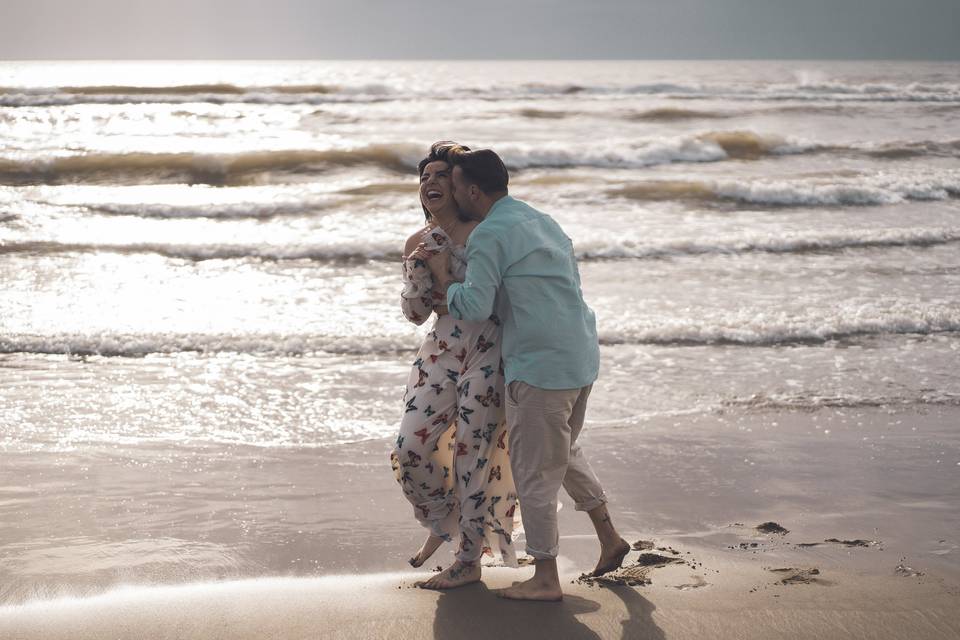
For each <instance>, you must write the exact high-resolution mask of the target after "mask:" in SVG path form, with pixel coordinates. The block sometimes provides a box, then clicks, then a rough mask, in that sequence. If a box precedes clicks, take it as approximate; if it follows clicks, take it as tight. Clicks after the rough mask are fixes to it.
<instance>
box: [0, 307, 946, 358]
mask: <svg viewBox="0 0 960 640" xmlns="http://www.w3.org/2000/svg"><path fill="white" fill-rule="evenodd" d="M957 331H960V307H957V306H955V305H953V306H946V305H936V304H928V303H906V302H894V303H889V304H885V305H884V304H879V303H876V304H860V305H853V304H850V305H844V306H840V307H837V308H828V309H823V310H815V311H813V312H808V313H800V312H788V311H779V312H773V311H769V310H765V309H763V308H755V307H749V306H748V307H745V308H743V309H741V310H739V311H737V312H731V313H716V314H713V315H698V316H697V317H696V318H690V317H684V316H677V317H674V318H671V319H657V320H652V319H650V318H648V317H647V318H644V317H642V316H641V317H631V318H629V319H619V318H603V317H601V321H600V325H599V333H600V342H601V344H605V345H618V344H662V345H698V344H733V345H745V346H765V345H775V344H783V343H822V342H827V341H830V340H837V339H842V338H850V337H858V336H879V335H897V334H916V335H933V334H939V333H948V332H957ZM415 343H416V340H415V339H413V338H412V337H411V335H410V334H409V333H402V334H397V335H393V336H390V335H380V336H377V335H373V336H371V335H342V334H328V335H324V334H279V333H234V334H217V333H214V334H205V333H139V334H138V333H124V332H116V333H110V332H104V333H98V334H71V333H60V334H55V335H35V334H18V333H6V334H4V335H3V336H0V353H42V354H63V355H78V356H80V355H101V356H123V357H140V356H145V355H148V354H154V353H158V354H170V353H180V352H196V353H249V354H255V355H270V356H289V355H304V354H312V353H332V354H353V355H358V354H371V353H379V354H388V353H405V352H409V351H411V350H413V349H414V347H415Z"/></svg>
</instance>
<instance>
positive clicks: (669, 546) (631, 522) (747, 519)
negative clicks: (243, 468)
mask: <svg viewBox="0 0 960 640" xmlns="http://www.w3.org/2000/svg"><path fill="white" fill-rule="evenodd" d="M958 418H960V411H958V410H957V408H956V407H950V406H939V407H938V406H932V407H923V408H922V410H918V409H916V408H902V409H896V410H895V409H891V408H856V409H850V408H836V407H834V408H823V409H819V410H817V411H785V410H779V411H768V410H749V409H746V410H745V409H744V408H742V407H737V408H733V409H732V410H731V411H730V412H723V413H713V414H703V415H697V416H683V417H677V418H673V419H671V418H664V417H662V416H661V417H659V418H657V419H655V420H651V421H648V422H641V423H638V424H631V425H623V426H620V427H618V426H610V425H606V426H594V427H593V428H592V429H590V430H589V431H588V432H585V435H584V440H583V442H584V447H585V449H586V451H587V453H588V455H589V456H590V459H591V461H592V463H593V464H594V466H595V468H596V470H597V472H598V474H599V475H600V477H601V480H602V481H603V482H604V484H605V486H606V489H607V492H608V494H609V495H610V498H611V507H612V512H613V514H614V518H615V519H616V522H617V523H618V525H619V527H620V529H621V531H622V532H623V533H624V534H625V535H626V536H628V539H629V541H630V542H632V543H634V542H635V543H637V550H636V551H634V552H633V553H631V554H630V555H629V556H628V557H627V562H626V565H625V566H626V567H628V568H627V570H625V571H622V572H621V574H620V576H619V582H622V583H633V584H634V586H629V585H628V584H619V585H618V584H613V582H615V581H616V580H608V581H605V582H603V583H598V582H596V581H584V580H580V579H578V578H579V576H580V573H581V572H583V571H586V570H588V569H590V568H591V567H592V566H593V563H594V562H595V560H596V557H595V556H596V551H597V549H596V542H595V540H594V539H593V538H592V536H591V535H590V528H589V522H588V520H587V518H586V517H585V516H584V515H583V514H579V513H576V512H574V511H573V509H572V508H569V507H570V505H569V504H567V505H566V506H565V507H564V508H563V509H562V510H561V512H560V514H559V515H560V526H561V534H562V540H561V554H562V555H561V558H560V569H561V573H562V580H563V587H564V591H565V594H566V596H565V599H564V601H563V602H562V603H559V604H556V603H516V602H507V601H503V600H501V599H498V598H496V596H495V594H494V593H493V592H492V591H493V590H494V589H497V588H499V587H504V586H507V585H509V584H511V582H513V581H515V580H520V579H523V578H524V577H526V576H527V575H529V574H530V572H531V571H532V569H531V568H530V567H521V568H520V569H508V568H503V567H488V568H486V569H485V574H484V580H483V584H478V585H472V586H469V587H465V588H462V589H458V590H454V591H450V592H444V593H435V592H427V591H423V590H420V589H416V588H414V587H413V583H414V582H415V581H416V580H418V579H422V578H424V577H425V576H427V575H430V573H429V570H424V569H419V570H413V569H410V568H409V567H405V564H404V559H405V558H406V557H407V556H408V555H409V553H410V552H412V551H413V550H414V548H415V545H416V544H417V543H418V542H419V541H420V538H421V535H422V534H421V532H420V530H419V529H418V528H417V527H416V526H415V525H411V523H410V520H409V513H408V512H407V508H406V505H405V504H404V503H403V502H402V498H401V496H400V494H399V491H397V490H396V487H395V485H393V480H392V478H390V475H389V468H388V467H387V466H386V462H385V461H386V457H385V455H383V454H384V453H385V451H386V450H387V448H388V447H389V444H388V443H385V442H383V441H375V442H368V443H364V444H363V445H362V446H357V445H353V446H352V447H346V446H344V447H340V448H338V449H337V450H324V451H318V452H314V453H313V457H312V458H311V462H310V465H309V467H308V466H306V463H303V464H304V465H305V466H304V467H303V469H301V470H300V471H297V470H296V467H297V464H296V463H292V462H291V461H290V460H289V459H288V460H287V461H286V463H285V467H284V468H285V469H286V471H285V473H286V474H294V475H295V476H297V478H298V481H303V482H309V478H310V477H311V476H312V477H313V481H314V482H317V483H319V484H323V483H325V482H326V483H329V482H330V481H331V478H330V477H327V478H324V476H323V474H324V473H326V474H327V475H328V476H332V475H334V474H335V475H339V476H340V477H341V479H342V474H343V470H344V467H343V466H342V465H341V466H338V467H332V466H330V465H328V464H327V463H328V462H330V461H331V460H333V459H334V458H335V457H337V456H339V459H340V460H341V463H343V458H344V456H348V457H350V456H352V457H350V458H349V459H350V460H353V461H354V462H355V466H353V467H352V470H351V477H350V479H349V483H348V484H347V485H346V486H347V487H349V488H348V489H347V488H341V489H340V490H339V491H340V493H348V494H349V496H352V498H351V499H350V500H344V501H341V503H339V504H340V506H339V507H338V506H337V501H336V500H335V499H334V498H332V497H331V498H330V499H329V501H330V502H331V505H330V509H331V513H333V514H339V515H340V516H341V517H344V516H345V514H347V513H353V514H354V517H355V520H354V525H353V526H352V530H353V531H354V532H355V535H352V536H346V537H344V538H343V540H342V544H337V543H331V542H329V541H328V542H327V543H326V544H317V543H314V544H312V545H310V546H309V548H307V547H303V546H301V548H299V549H297V548H293V549H288V550H287V551H286V553H288V554H289V555H290V556H291V557H292V556H296V557H298V558H299V557H301V556H303V555H305V554H307V553H309V554H311V555H310V557H312V558H319V562H318V564H317V566H320V567H327V569H324V568H321V569H319V570H314V571H313V572H312V573H311V572H310V571H309V570H308V569H307V570H302V571H288V572H287V573H286V575H279V576H276V577H269V574H271V573H273V574H274V575H276V574H277V573H282V572H278V571H275V570H271V569H270V568H268V569H265V570H262V571H261V572H260V575H261V577H248V578H245V577H244V576H243V574H242V572H241V573H240V574H239V575H238V574H232V575H228V576H226V577H224V578H223V579H221V580H207V579H203V580H200V581H191V580H190V578H189V576H188V577H187V578H186V579H185V580H181V581H180V583H179V584H169V583H167V584H149V583H148V581H145V580H135V581H133V582H132V583H130V584H127V585H124V584H120V583H118V584H112V585H108V586H107V587H106V590H105V591H101V592H98V593H94V592H92V591H91V592H90V593H89V595H86V596H85V597H68V598H64V597H51V598H47V599H27V600H25V601H23V602H21V603H16V604H8V605H6V606H3V607H0V637H2V638H4V639H10V640H33V639H39V638H43V639H44V640H49V639H57V638H64V639H67V638H69V639H71V640H74V639H76V640H80V639H83V638H97V639H98V640H99V639H101V638H203V639H206V638H264V637H283V638H308V637H309V638H316V637H323V638H380V637H409V638H473V637H477V638H479V637H484V638H491V637H494V638H495V637H518V638H581V637H582V638H704V637H713V638H720V639H723V638H764V639H768V638H810V637H824V638H831V639H832V638H911V639H912V638H937V639H941V638H960V538H958V533H957V532H958V531H960V508H958V507H960V504H958V503H960V465H958V464H957V463H958V462H960V434H958V432H957V429H956V426H957V423H958ZM677 424H682V425H683V429H682V431H681V430H680V429H679V428H678V427H677ZM348 452H350V453H348ZM381 455H383V462H384V464H383V465H382V468H381V466H380V465H376V464H373V462H375V461H376V460H378V459H379V458H378V456H381ZM363 460H368V461H371V463H370V464H369V465H364V464H361V462H362V461H363ZM938 461H939V462H938ZM262 466H264V465H262ZM265 466H266V470H265V471H263V473H264V474H265V475H264V477H265V478H266V477H269V476H270V474H271V473H278V472H277V471H276V470H272V469H271V467H270V464H266V465H265ZM284 477H286V476H284ZM275 479H276V478H275ZM251 484H252V483H251ZM337 491H338V490H337V489H336V488H332V489H331V490H330V495H331V496H334V495H335V494H336V493H337ZM357 496H363V497H364V499H363V502H362V503H361V504H359V505H358V503H357V502H356V497H357ZM351 500H352V502H351ZM341 511H342V513H341ZM768 523H775V524H776V525H777V526H773V525H772V524H768ZM765 524H766V525H767V526H761V525H765ZM758 527H759V528H758ZM778 527H779V528H778ZM378 528H380V535H379V536H378V535H376V533H375V532H376V531H377V530H378ZM781 529H782V530H785V531H786V532H784V531H782V530H781ZM340 535H343V534H342V532H341V534H340ZM332 539H333V538H331V540H332ZM303 544H305V543H303ZM641 554H643V555H641ZM658 556H659V557H658ZM449 557H450V551H449V549H442V550H441V551H440V552H438V553H437V555H436V556H435V557H434V558H432V559H431V561H430V562H429V563H428V565H427V566H428V567H435V566H437V565H440V564H446V563H447V562H448V561H449ZM638 560H642V563H639V566H638ZM298 566H299V565H298ZM336 567H351V568H352V569H351V570H348V571H342V570H337V569H336ZM330 568H332V569H330ZM318 574H328V575H318ZM329 574H344V575H329ZM614 578H616V576H614Z"/></svg>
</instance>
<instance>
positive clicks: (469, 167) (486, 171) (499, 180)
mask: <svg viewBox="0 0 960 640" xmlns="http://www.w3.org/2000/svg"><path fill="white" fill-rule="evenodd" d="M447 161H448V162H451V163H453V165H454V166H455V167H460V170H461V171H463V177H464V178H465V179H466V181H467V182H468V183H470V184H475V185H477V186H478V187H480V190H481V191H483V192H484V193H485V194H487V195H493V194H497V193H506V192H507V183H508V182H509V181H510V176H509V174H508V173H507V167H506V165H504V164H503V160H501V159H500V156H498V155H497V154H496V153H494V152H493V151H491V150H490V149H477V150H476V151H470V149H468V148H467V147H462V146H461V147H456V148H453V149H451V150H450V151H449V152H448V160H447Z"/></svg>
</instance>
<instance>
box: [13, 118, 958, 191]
mask: <svg viewBox="0 0 960 640" xmlns="http://www.w3.org/2000/svg"><path fill="white" fill-rule="evenodd" d="M425 149H426V145H423V144H416V143H412V142H411V143H394V144H370V145H365V146H358V147H354V148H342V149H280V150H270V151H247V152H240V153H233V154H205V153H191V152H183V153H146V152H130V153H102V152H91V153H86V154H82V155H80V154H78V155H71V156H54V157H44V158H26V159H18V158H10V157H7V158H0V183H3V184H13V185H23V184H59V183H64V182H67V183H69V182H78V181H118V180H121V179H122V178H124V177H127V178H128V179H130V180H137V181H140V182H142V181H144V180H146V179H149V180H152V181H180V182H183V181H186V182H190V183H194V184H211V185H229V184H243V183H244V182H247V181H252V180H253V179H254V178H256V177H257V176H262V174H266V173H270V172H286V173H293V174H296V173H303V174H307V175H310V174H313V173H316V172H323V171H329V170H333V169H338V168H344V167H353V166H358V165H368V166H376V167H380V168H383V169H387V170H390V171H397V172H402V173H411V172H413V171H414V170H415V169H416V166H417V162H419V160H420V159H421V158H422V157H423V154H424V152H425ZM497 151H498V153H499V154H500V155H501V156H502V157H503V160H504V162H505V163H506V164H507V166H508V167H509V168H511V169H528V168H574V167H594V168H616V169H634V168H643V167H649V166H654V165H661V164H671V163H684V162H690V163H697V162H720V161H724V160H730V159H733V160H759V159H763V158H769V157H776V156H781V155H792V154H804V153H839V154H852V155H867V156H872V157H879V158H893V159H896V158H902V157H912V156H916V155H933V156H942V157H960V141H957V140H955V141H947V142H933V141H926V142H922V141H921V142H904V143H889V144H884V145H879V146H878V145H871V146H859V147H858V146H837V145H823V144H819V143H816V142H810V141H804V140H798V139H795V138H788V137H784V136H779V135H775V134H764V133H756V132H753V131H707V132H704V133H699V134H688V135H681V136H661V137H655V138H646V139H640V140H636V141H633V142H625V143H622V144H592V143H587V144H583V145H578V146H572V145H569V144H567V145H560V144H554V143H544V144H540V145H529V144H517V143H504V144H502V145H498V146H497Z"/></svg>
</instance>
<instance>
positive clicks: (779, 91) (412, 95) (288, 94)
mask: <svg viewBox="0 0 960 640" xmlns="http://www.w3.org/2000/svg"><path fill="white" fill-rule="evenodd" d="M445 93H446V94H447V95H453V96H459V97H462V98H469V97H471V96H481V97H483V98H485V99H517V98H549V97H557V96H566V97H576V96H584V97H590V98H596V97H609V98H616V97H623V96H651V97H654V96H657V97H682V98H687V99H691V98H713V99H727V100H736V99H749V100H834V101H864V102H877V101H889V102H960V84H956V83H949V82H942V83H930V82H928V83H917V82H907V83H857V82H841V81H830V80H826V79H824V80H820V81H810V82H805V81H803V80H801V81H800V82H794V83H776V84H766V85H761V86H756V85H751V84H723V83H706V82H647V83H640V84H626V83H609V84H586V83H584V84H577V83H572V82H554V83H550V82H536V83H520V84H497V83H493V84H489V85H486V86H482V87H481V86H476V85H463V84H460V85H458V84H456V83H454V84H453V85H452V86H450V87H449V88H447V89H446V90H445ZM423 97H430V98H434V99H436V95H435V88H434V87H433V86H432V85H430V86H425V87H417V86H400V85H388V84H385V83H355V84H349V83H340V84H305V85H301V84H288V85H273V86H243V85H236V84H227V83H221V84H196V85H173V86H166V87H165V86H136V85H102V86H74V87H56V86H53V87H42V86H37V87H24V86H20V87H0V106H8V107H21V106H54V105H72V104H125V103H145V102H146V103H171V104H179V103H189V102H208V103H213V104H225V103H248V104H322V103H330V102H347V101H361V102H366V101H371V102H372V101H378V100H385V99H391V100H412V99H417V98H423Z"/></svg>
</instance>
